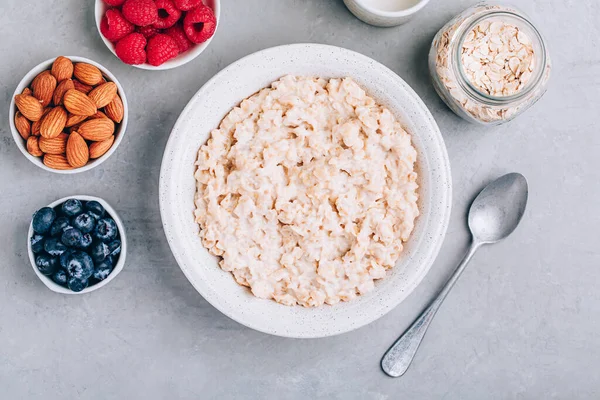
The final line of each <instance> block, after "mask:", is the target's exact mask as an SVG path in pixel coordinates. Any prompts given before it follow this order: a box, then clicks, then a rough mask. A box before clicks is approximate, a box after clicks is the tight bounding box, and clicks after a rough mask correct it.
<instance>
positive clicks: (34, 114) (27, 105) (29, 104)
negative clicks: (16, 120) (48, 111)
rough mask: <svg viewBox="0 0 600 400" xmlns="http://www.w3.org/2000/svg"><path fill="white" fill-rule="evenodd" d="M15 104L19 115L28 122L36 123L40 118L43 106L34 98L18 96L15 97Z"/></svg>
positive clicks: (25, 95) (24, 95) (23, 95)
mask: <svg viewBox="0 0 600 400" xmlns="http://www.w3.org/2000/svg"><path fill="white" fill-rule="evenodd" d="M15 104H16V106H17V108H18V109H19V111H21V114H23V115H24V116H25V118H27V119H28V120H30V121H38V120H39V119H40V118H42V114H43V112H44V106H42V103H40V101H39V100H38V99H36V98H35V97H33V96H31V95H27V94H18V95H16V96H15Z"/></svg>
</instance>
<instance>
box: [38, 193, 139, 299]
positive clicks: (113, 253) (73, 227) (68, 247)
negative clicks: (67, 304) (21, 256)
mask: <svg viewBox="0 0 600 400" xmlns="http://www.w3.org/2000/svg"><path fill="white" fill-rule="evenodd" d="M28 238H29V240H28V241H27V243H28V246H27V248H28V251H29V259H30V260H31V265H32V266H33V269H34V271H35V272H36V274H37V275H38V277H39V278H40V279H41V280H42V282H44V284H45V285H46V286H47V287H48V288H49V289H50V290H53V291H55V292H58V293H65V294H81V293H88V292H91V291H93V290H96V289H99V288H101V287H102V286H104V285H106V284H107V283H108V282H110V281H111V280H113V279H114V278H115V276H117V275H118V274H119V272H121V270H122V269H123V266H124V265H125V256H126V253H127V239H126V237H125V229H124V228H123V222H122V221H121V219H120V218H119V216H118V215H117V213H116V212H115V210H114V209H113V208H112V207H111V206H110V205H109V204H108V203H107V202H106V201H104V200H102V199H100V198H98V197H92V196H83V195H81V196H69V197H66V198H63V199H60V200H57V201H55V202H54V203H52V204H50V205H49V206H47V207H44V208H41V209H39V210H38V211H36V212H35V214H34V215H33V219H32V221H31V225H30V226H29V234H28Z"/></svg>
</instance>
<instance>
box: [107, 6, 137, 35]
mask: <svg viewBox="0 0 600 400" xmlns="http://www.w3.org/2000/svg"><path fill="white" fill-rule="evenodd" d="M133 29H134V26H133V24H132V23H131V22H129V21H127V20H126V19H125V18H124V17H123V14H121V12H120V11H119V10H117V9H116V8H111V9H110V10H107V11H106V14H104V17H102V22H100V32H102V34H103V35H104V37H105V38H107V39H108V40H110V41H111V42H116V41H118V40H120V39H122V38H124V37H125V36H127V35H129V34H130V33H131V32H133Z"/></svg>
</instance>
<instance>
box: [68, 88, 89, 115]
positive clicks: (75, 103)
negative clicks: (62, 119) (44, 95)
mask: <svg viewBox="0 0 600 400" xmlns="http://www.w3.org/2000/svg"><path fill="white" fill-rule="evenodd" d="M63 103H64V104H65V108H66V109H67V110H69V112H70V113H71V114H75V115H85V116H88V117H89V116H90V115H94V114H96V112H97V111H98V109H97V108H96V104H94V102H93V101H92V100H90V98H89V97H87V95H86V94H85V93H82V92H80V91H79V90H76V89H71V90H67V92H66V93H65V95H64V97H63Z"/></svg>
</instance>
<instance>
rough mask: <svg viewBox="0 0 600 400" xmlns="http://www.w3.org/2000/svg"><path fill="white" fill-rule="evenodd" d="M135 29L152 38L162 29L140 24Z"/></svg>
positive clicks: (147, 37)
mask: <svg viewBox="0 0 600 400" xmlns="http://www.w3.org/2000/svg"><path fill="white" fill-rule="evenodd" d="M135 31H136V32H139V33H141V34H142V35H144V37H145V38H146V39H150V38H151V37H152V36H154V35H156V34H157V33H160V31H159V30H158V29H156V28H155V27H154V26H152V25H146V26H138V27H136V28H135Z"/></svg>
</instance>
